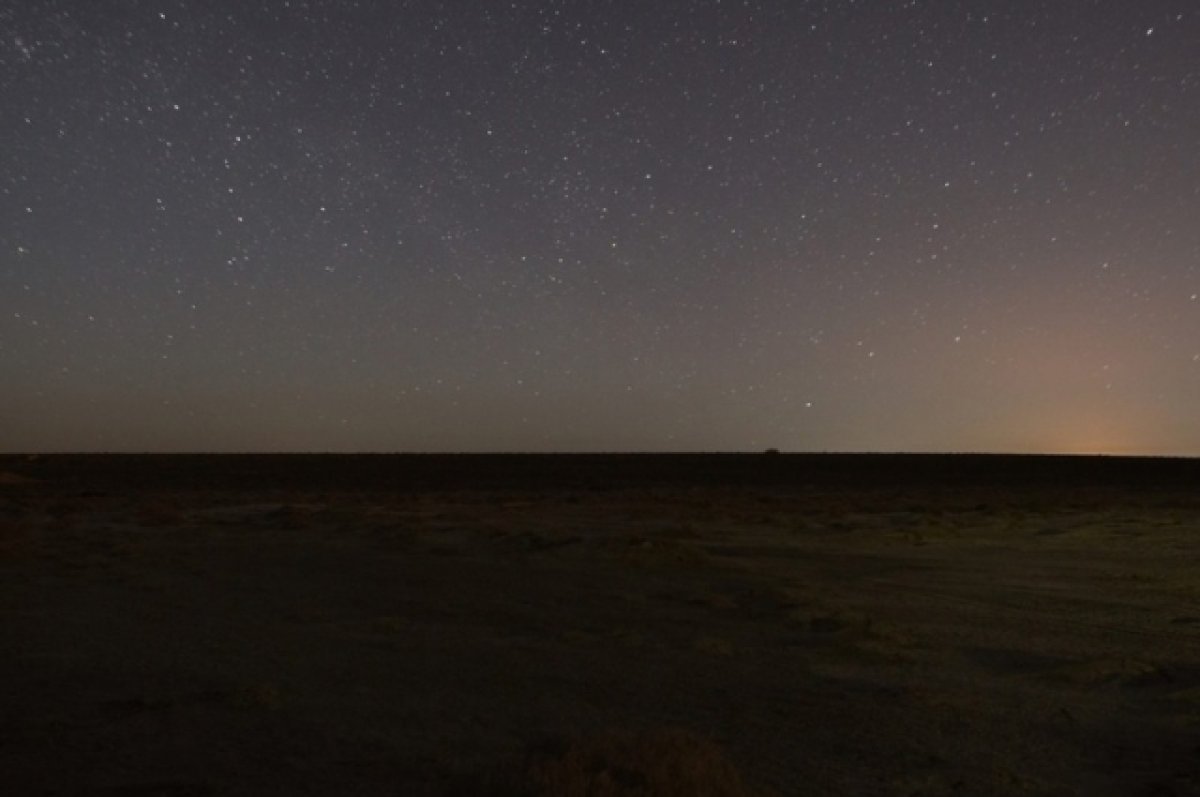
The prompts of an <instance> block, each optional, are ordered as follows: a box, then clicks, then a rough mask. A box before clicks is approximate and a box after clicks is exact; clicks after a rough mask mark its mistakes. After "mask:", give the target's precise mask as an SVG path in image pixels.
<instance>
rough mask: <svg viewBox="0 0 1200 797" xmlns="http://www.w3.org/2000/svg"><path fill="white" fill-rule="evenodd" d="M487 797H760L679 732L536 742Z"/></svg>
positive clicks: (704, 745) (711, 747) (726, 764)
mask: <svg viewBox="0 0 1200 797" xmlns="http://www.w3.org/2000/svg"><path fill="white" fill-rule="evenodd" d="M464 794H478V795H483V794H488V795H495V797H751V795H758V796H759V797H765V795H766V793H765V792H761V791H756V790H753V789H751V788H750V787H748V786H747V785H746V784H745V783H743V782H742V779H741V776H740V775H739V774H738V772H737V769H736V767H734V765H733V763H732V762H730V760H729V758H728V757H727V756H726V755H725V752H724V751H723V750H722V749H721V747H720V746H719V745H717V744H716V743H714V742H712V741H710V740H708V739H705V738H703V737H700V736H697V735H696V734H694V733H691V732H689V731H685V730H680V729H659V730H652V731H643V732H639V733H628V732H616V731H607V732H604V733H599V734H596V735H594V736H589V737H586V738H575V739H565V740H559V741H556V742H552V743H549V744H544V745H541V746H539V747H536V748H534V749H532V750H530V751H529V753H527V755H526V756H525V759H524V761H522V762H521V764H520V765H519V766H517V767H515V768H513V770H512V771H510V772H508V773H506V774H502V775H500V776H497V777H494V778H493V779H492V780H491V782H489V783H488V784H487V786H486V788H482V789H479V790H471V791H468V792H464Z"/></svg>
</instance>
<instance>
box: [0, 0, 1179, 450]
mask: <svg viewBox="0 0 1200 797" xmlns="http://www.w3.org/2000/svg"><path fill="white" fill-rule="evenodd" d="M1198 294H1200V5H1198V4H1197V3H1196V2H1195V0H1174V1H1171V0H1139V2H1132V0H1042V1H1039V2H1022V1H1021V0H1003V1H1001V0H979V2H955V1H954V0H924V1H923V2H918V1H916V0H909V1H908V2H901V0H886V1H885V0H858V2H855V1H854V0H840V1H839V0H825V1H823V2H815V1H814V2H809V1H805V0H792V1H791V2H784V1H782V0H781V1H780V2H760V1H759V0H748V1H747V2H741V1H740V0H737V1H735V0H723V1H719V0H695V1H694V2H657V1H656V2H647V1H646V0H639V1H638V2H633V1H632V0H631V1H630V2H616V1H614V2H602V0H594V1H592V2H588V1H587V0H577V1H574V2H571V1H567V2H552V1H551V0H543V1H542V2H490V0H489V1H488V2H482V1H476V2H468V1H467V0H461V1H460V2H456V1H454V0H444V1H443V2H435V1H434V0H410V1H408V2H401V1H399V0H397V2H384V1H383V0H379V2H348V1H346V0H343V1H342V2H332V1H327V0H309V1H308V2H305V1H304V0H291V2H285V1H284V0H277V1H276V2H260V1H258V0H238V1H237V2H233V0H229V2H218V1H217V0H193V1H190V2H189V1H185V0H110V1H106V2H96V1H95V0H61V1H60V2H47V1H38V0H23V1H22V2H17V0H5V1H4V2H2V3H0V450H7V451H59V450H74V451H143V450H144V451H180V450H188V451H195V450H203V451H273V450H280V451H498V450H506V451H629V450H636V451H663V450H675V451H696V450H751V451H753V450H761V449H763V448H766V447H776V448H779V449H781V450H785V451H793V450H794V451H825V450H829V451H1005V452H1107V453H1154V454H1189V455H1198V454H1200V299H1198Z"/></svg>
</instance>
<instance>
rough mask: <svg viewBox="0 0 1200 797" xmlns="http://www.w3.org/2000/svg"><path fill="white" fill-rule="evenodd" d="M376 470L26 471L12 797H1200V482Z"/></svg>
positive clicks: (1, 569) (1064, 469) (10, 689)
mask: <svg viewBox="0 0 1200 797" xmlns="http://www.w3.org/2000/svg"><path fill="white" fill-rule="evenodd" d="M368 459H369V461H367V462H365V464H364V462H363V461H362V460H353V461H352V460H350V459H338V458H320V457H311V458H305V459H303V460H301V459H290V460H285V459H278V460H269V459H261V458H259V459H254V460H253V462H252V464H253V467H250V465H247V464H246V463H249V462H251V460H247V459H243V460H237V459H236V458H229V459H224V460H222V459H219V458H207V459H205V460H203V461H200V460H186V459H185V458H154V457H144V458H104V457H90V458H80V457H75V458H72V457H59V458H55V457H40V458H24V457H15V456H14V457H2V458H0V474H3V478H0V650H2V651H3V655H0V718H2V719H0V793H3V794H13V795H24V794H30V795H33V794H47V795H60V794H94V795H225V794H231V795H242V794H245V795H250V794H255V795H258V794H279V795H284V794H289V795H290V794H361V795H375V794H380V795H383V794H387V795H406V794H415V795H450V794H468V793H479V794H483V793H489V792H492V793H500V792H501V791H502V787H501V786H500V785H498V784H500V783H501V782H502V776H501V775H500V774H497V773H512V772H516V773H518V774H517V775H513V776H512V781H513V782H516V781H518V780H519V779H520V777H523V776H522V775H520V772H521V771H523V770H522V769H521V768H522V767H525V766H526V764H527V762H529V761H530V760H532V757H533V756H535V755H543V756H547V757H548V758H547V759H546V760H557V761H558V764H563V762H564V761H566V760H567V759H568V758H570V756H569V755H568V754H567V753H563V752H561V751H565V750H570V749H571V745H572V744H575V743H578V744H582V745H584V746H586V745H587V744H589V742H588V741H587V740H596V739H605V738H615V737H613V735H614V734H617V735H619V734H626V735H627V736H626V737H624V738H626V739H632V740H633V741H632V742H630V743H629V745H627V747H632V748H637V747H638V745H641V746H642V748H643V750H642V753H639V752H637V751H636V750H634V751H632V752H631V751H630V750H629V749H626V748H621V746H620V745H619V744H618V745H615V747H614V749H616V752H613V753H612V754H611V758H610V760H605V761H600V762H597V761H589V760H586V758H587V757H586V756H581V757H580V756H577V759H578V760H576V759H571V760H572V761H573V762H574V763H572V764H570V766H575V767H576V768H578V769H580V770H581V772H580V773H576V774H577V775H578V778H580V779H582V780H587V779H588V778H591V779H592V781H589V782H593V781H595V782H601V781H602V782H603V783H606V784H608V785H607V786H605V787H604V788H608V789H609V790H608V791H605V790H604V788H601V787H597V786H594V783H593V787H591V788H592V790H591V791H589V790H587V788H585V787H583V786H578V784H577V785H576V786H573V787H567V786H563V785H559V786H554V785H553V784H551V785H549V786H547V785H546V784H545V783H543V784H542V791H536V789H535V788H534V785H531V784H525V785H524V786H522V785H521V784H519V783H518V784H517V785H515V786H514V785H511V784H510V783H509V781H503V783H504V784H505V785H504V786H503V789H508V791H505V792H504V793H511V794H517V793H529V794H535V793H536V794H543V793H544V794H551V793H562V794H564V795H566V794H580V795H588V794H596V795H600V794H610V793H611V794H653V793H659V792H658V791H655V789H657V788H658V786H656V785H655V784H656V783H657V782H658V781H656V778H657V777H659V775H661V774H662V773H658V774H657V775H656V774H654V773H648V772H647V770H649V769H653V767H654V765H653V763H649V762H647V761H646V760H644V759H646V758H648V756H647V755H644V753H645V750H653V749H658V748H656V747H655V744H656V743H655V742H653V741H645V740H647V739H650V740H653V739H656V738H657V739H662V738H683V739H688V740H695V745H696V747H695V750H692V752H690V753H687V755H690V756H692V758H693V759H696V758H702V759H705V760H704V761H699V762H697V761H696V760H691V761H690V763H689V762H685V763H684V765H681V767H680V771H676V769H673V768H672V767H675V766H676V765H675V764H671V765H670V766H664V768H663V770H664V771H667V770H670V772H669V773H668V774H669V775H670V777H673V778H677V779H678V778H684V777H685V776H686V773H684V774H680V772H682V769H686V767H687V766H693V767H696V768H700V769H704V767H706V766H707V767H709V769H707V770H704V771H706V772H715V771H718V770H719V771H721V772H724V770H721V767H723V766H726V765H727V766H728V767H729V768H730V769H731V770H736V773H737V774H736V777H735V776H733V775H730V781H731V782H732V781H734V780H738V779H739V778H740V784H741V785H739V786H729V787H728V789H727V790H725V791H721V790H719V789H716V788H715V787H714V791H713V793H714V794H716V793H721V794H733V793H743V792H739V791H737V789H741V788H744V793H746V794H749V793H752V792H753V793H775V794H783V795H876V794H878V795H1011V794H1029V795H1080V796H1081V797H1082V796H1084V795H1088V796H1091V795H1146V796H1147V797H1149V796H1150V795H1158V796H1160V797H1165V796H1168V795H1193V794H1200V569H1198V568H1200V565H1198V563H1200V480H1197V479H1196V477H1197V476H1198V475H1200V471H1198V470H1197V467H1196V463H1194V462H1188V461H1179V462H1176V463H1159V464H1154V465H1146V464H1144V463H1143V464H1138V465H1136V466H1135V465H1120V464H1119V463H1118V464H1108V465H1096V464H1095V463H1094V462H1091V461H1078V462H1076V461H1067V460H1061V461H1060V460H1055V461H1054V462H1050V461H1049V460H1047V459H1039V460H1032V459H1031V460H1020V461H1019V460H1005V461H1003V462H1001V461H999V460H992V461H985V460H981V459H978V458H971V459H957V460H956V459H954V458H950V457H945V458H936V459H921V460H915V459H905V458H897V459H894V460H884V459H880V458H867V457H863V458H859V459H858V460H854V459H853V458H849V459H847V458H840V459H836V460H834V459H826V460H821V459H820V458H819V457H809V458H806V459H805V460H804V461H803V462H800V460H791V459H790V458H789V457H788V456H787V455H777V456H771V455H749V456H746V457H743V458H740V459H738V458H729V457H728V455H727V456H726V457H725V458H723V459H710V460H703V459H702V458H701V459H696V458H693V459H689V460H687V462H686V463H683V464H681V463H682V462H683V461H682V460H679V461H676V462H675V465H672V462H670V461H667V460H657V461H654V462H653V463H651V464H649V465H648V464H646V463H647V462H649V461H650V460H637V461H636V462H635V461H634V460H633V459H631V458H620V457H616V458H610V459H608V460H603V458H591V459H589V460H587V461H583V460H577V459H576V460H572V459H570V458H565V459H562V460H559V461H553V460H541V461H539V462H534V463H532V464H530V463H531V462H532V461H527V460H514V459H490V460H489V459H486V458H474V459H471V458H466V459H462V460H459V461H458V462H459V464H458V465H456V464H455V461H454V460H453V459H446V458H436V459H428V460H413V459H406V460H404V461H403V462H400V461H399V460H388V459H386V458H375V459H370V458H368ZM239 463H240V464H239ZM631 463H632V464H631ZM776 463H778V464H776ZM243 466H244V467H243ZM676 466H678V467H676ZM1097 467H1099V468H1101V469H1100V470H1096V468H1097ZM239 468H240V470H239ZM514 469H515V470H514ZM513 473H515V474H516V475H512V474H513ZM289 474H290V475H289ZM297 474H299V475H297ZM505 474H509V475H507V476H506V475H505ZM964 474H966V475H964ZM655 734H658V735H657V736H655ZM664 734H665V735H666V736H664ZM670 734H676V736H675V737H670ZM572 740H576V741H575V742H573V741H572ZM579 740H583V741H579ZM689 743H690V742H689ZM555 750H557V751H560V752H558V753H555V752H553V751H555ZM537 751H543V752H542V753H538V752H537ZM545 751H549V752H545ZM555 755H557V756H558V758H557V759H554V756H555ZM622 756H624V757H625V758H626V759H628V760H625V761H624V762H622V761H621V760H619V759H621V757H622ZM651 757H652V756H651ZM718 758H719V759H721V762H719V763H714V759H718ZM563 766H566V765H565V764H563ZM543 771H545V767H543ZM671 773H674V774H671ZM504 777H507V775H505V776H504ZM703 777H713V778H715V777H716V776H715V775H712V776H709V775H704V776H703ZM597 779H598V780H597ZM581 782H582V781H581ZM572 788H573V789H575V791H570V789H572ZM689 788H690V787H689ZM522 789H524V791H522ZM622 789H623V790H622ZM680 793H683V791H680ZM696 793H699V792H696Z"/></svg>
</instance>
